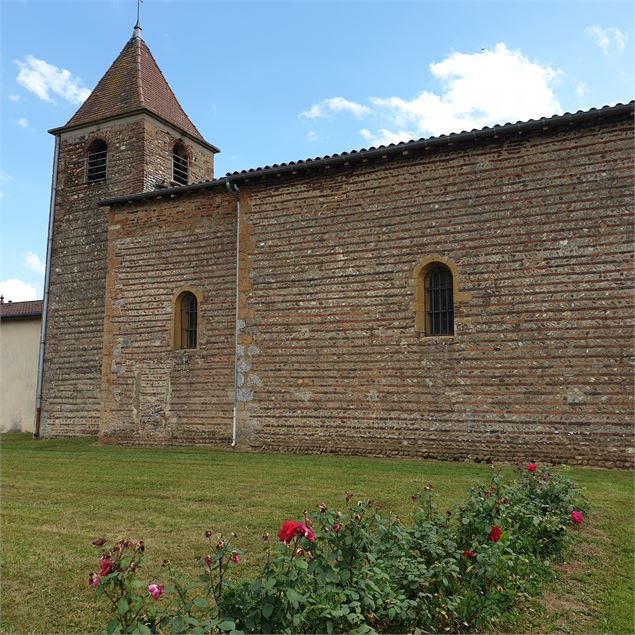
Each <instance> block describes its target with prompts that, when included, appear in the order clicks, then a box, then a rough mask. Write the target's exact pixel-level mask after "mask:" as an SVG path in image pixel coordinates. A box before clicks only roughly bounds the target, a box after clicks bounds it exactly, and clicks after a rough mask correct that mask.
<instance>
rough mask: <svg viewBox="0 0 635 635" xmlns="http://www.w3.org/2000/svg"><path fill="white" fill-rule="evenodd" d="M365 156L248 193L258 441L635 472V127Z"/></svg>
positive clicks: (249, 339) (248, 325)
mask: <svg viewBox="0 0 635 635" xmlns="http://www.w3.org/2000/svg"><path fill="white" fill-rule="evenodd" d="M356 166H357V167H350V168H348V169H346V168H343V169H341V170H340V171H337V170H331V171H330V173H326V172H324V171H322V172H320V171H317V172H315V173H314V175H313V176H309V177H306V176H305V177H304V178H295V179H293V178H287V179H283V180H282V182H281V183H280V184H279V185H276V184H275V183H273V184H272V183H270V182H269V183H266V184H263V185H262V186H253V187H252V188H249V192H247V188H245V187H243V196H244V198H245V204H244V205H243V209H244V223H243V232H244V241H243V249H249V253H243V259H244V265H246V266H248V269H245V270H243V272H242V278H243V282H244V285H243V289H242V290H243V293H242V304H241V317H243V319H244V321H245V328H244V329H243V331H242V334H241V348H240V353H241V362H242V364H243V368H244V369H245V372H244V373H243V374H241V385H242V387H243V389H244V391H243V394H242V395H241V405H240V428H239V442H240V443H242V445H243V447H251V448H256V449H264V450H285V451H302V452H305V451H308V452H343V453H352V454H368V455H400V456H416V457H430V458H442V459H446V458H449V459H470V460H518V459H522V460H529V459H540V460H543V461H544V460H550V461H554V462H555V461H562V460H564V461H567V462H570V463H574V464H586V463H589V464H594V465H605V466H613V465H629V466H632V462H633V448H632V445H633V436H632V421H633V419H632V415H633V400H632V396H633V393H632V374H631V373H632V369H631V365H630V362H631V359H632V355H633V321H632V318H633V276H632V271H633V268H632V245H633V213H632V203H633V194H634V192H633V126H632V122H630V121H627V122H621V123H619V124H614V125H608V124H605V125H603V126H602V127H599V128H596V127H590V128H589V127H587V128H586V129H580V128H576V129H572V130H570V131H565V132H558V133H552V132H545V133H538V134H533V135H526V136H523V137H522V138H517V139H513V140H499V141H490V142H487V143H481V144H479V143H475V144H474V145H472V146H471V147H465V146H462V147H461V149H460V150H451V149H449V150H446V151H434V150H431V151H428V154H426V155H425V156H420V157H412V156H410V157H409V158H407V159H392V158H387V159H385V160H384V161H383V162H381V161H380V162H379V163H368V164H367V165H363V164H362V165H360V164H359V163H358V164H356ZM279 182H280V181H279ZM252 237H253V238H252ZM249 246H251V247H249ZM430 254H438V255H441V256H443V257H445V258H448V259H450V260H451V261H452V262H453V263H454V264H455V265H456V268H457V270H458V273H459V275H458V285H459V292H460V294H461V299H460V301H459V302H458V304H457V306H456V320H455V324H456V337H454V338H426V337H419V336H417V334H416V333H415V330H414V306H413V305H414V299H415V297H414V288H413V284H412V272H413V270H414V269H415V267H416V266H417V264H418V263H419V262H420V260H421V259H422V258H425V257H426V256H429V255H430Z"/></svg>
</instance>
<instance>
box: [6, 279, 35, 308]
mask: <svg viewBox="0 0 635 635" xmlns="http://www.w3.org/2000/svg"><path fill="white" fill-rule="evenodd" d="M0 295H3V296H4V301H5V302H7V301H9V300H11V301H12V302H23V301H25V300H37V292H36V290H35V287H32V286H31V285H30V284H27V283H26V282H24V280H18V279H17V278H9V279H8V280H2V281H0Z"/></svg>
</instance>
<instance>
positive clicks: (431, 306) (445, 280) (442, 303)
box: [425, 265, 454, 335]
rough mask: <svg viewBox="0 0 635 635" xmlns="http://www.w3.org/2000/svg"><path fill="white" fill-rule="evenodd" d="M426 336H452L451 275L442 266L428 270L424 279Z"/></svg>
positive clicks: (452, 298) (452, 302) (452, 299)
mask: <svg viewBox="0 0 635 635" xmlns="http://www.w3.org/2000/svg"><path fill="white" fill-rule="evenodd" d="M425 295H426V297H425V303H426V335H454V296H453V282H452V273H451V271H450V270H449V269H448V268H447V267H445V266H444V265H437V266H435V267H433V268H432V269H430V270H429V271H428V272H427V274H426V277H425Z"/></svg>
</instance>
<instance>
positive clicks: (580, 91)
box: [575, 82, 589, 97]
mask: <svg viewBox="0 0 635 635" xmlns="http://www.w3.org/2000/svg"><path fill="white" fill-rule="evenodd" d="M588 92H589V87H588V86H587V85H586V84H585V83H584V82H577V83H576V86H575V94H576V95H577V96H578V97H584V96H585V95H586V94H588Z"/></svg>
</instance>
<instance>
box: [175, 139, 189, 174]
mask: <svg viewBox="0 0 635 635" xmlns="http://www.w3.org/2000/svg"><path fill="white" fill-rule="evenodd" d="M189 172H190V163H189V159H188V157H187V149H186V147H185V146H184V145H183V144H182V143H181V142H180V141H179V142H177V143H175V144H174V148H172V180H173V181H175V182H176V183H178V184H179V185H187V183H188V178H189Z"/></svg>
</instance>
